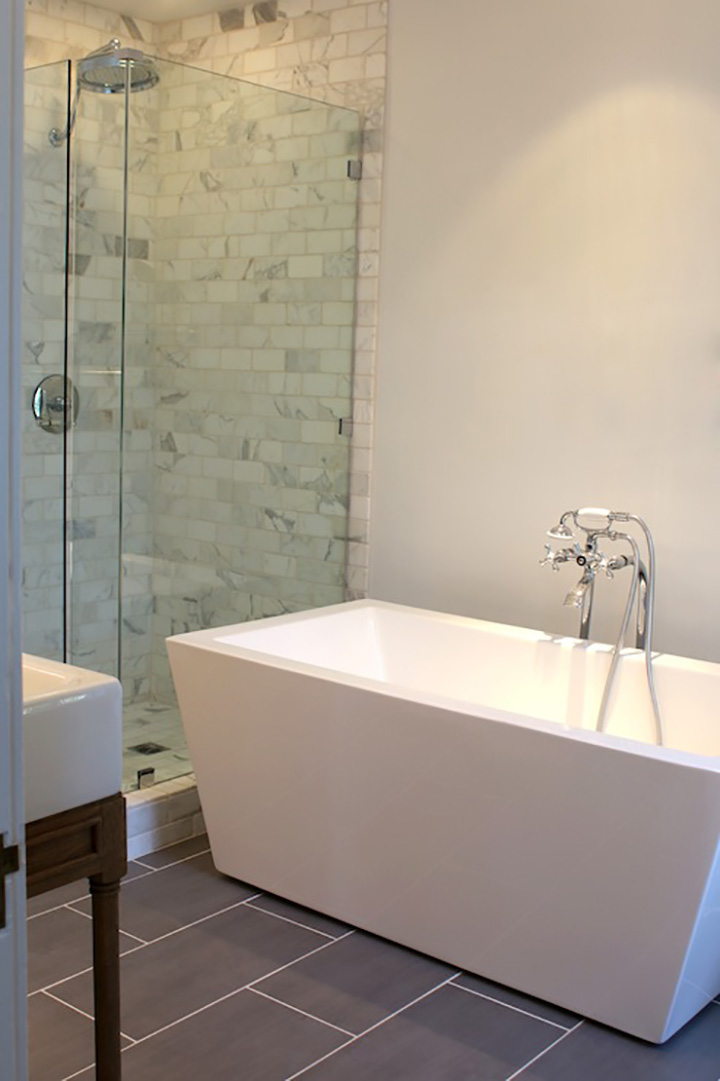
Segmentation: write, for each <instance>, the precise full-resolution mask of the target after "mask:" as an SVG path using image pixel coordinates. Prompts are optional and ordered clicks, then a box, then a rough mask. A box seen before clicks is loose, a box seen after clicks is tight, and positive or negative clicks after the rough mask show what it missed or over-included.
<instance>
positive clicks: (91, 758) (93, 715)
mask: <svg viewBox="0 0 720 1081" xmlns="http://www.w3.org/2000/svg"><path fill="white" fill-rule="evenodd" d="M22 671H23V762H24V776H25V821H26V822H34V821H35V820H36V819H38V818H44V817H45V816H46V815H51V814H57V813H58V812H59V811H67V810H69V809H70V808H71V807H80V806H82V804H83V803H90V802H91V801H92V800H97V799H103V798H104V797H105V796H112V795H113V794H114V793H115V792H119V791H120V788H121V785H122V690H121V687H120V684H119V683H118V681H117V680H116V679H113V678H112V676H103V675H100V674H99V673H97V672H88V671H87V670H86V669H85V668H76V667H74V665H71V664H60V663H59V662H58V661H48V660H45V659H44V658H43V657H32V656H31V655H30V654H29V653H24V654H23V661H22Z"/></svg>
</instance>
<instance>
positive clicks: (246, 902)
mask: <svg viewBox="0 0 720 1081" xmlns="http://www.w3.org/2000/svg"><path fill="white" fill-rule="evenodd" d="M258 897H262V891H260V892H259V893H254V894H252V895H251V896H250V897H246V898H245V900H244V901H238V902H237V903H236V904H234V905H228V907H227V908H221V909H220V910H219V911H218V912H212V913H210V915H209V916H201V917H200V919H198V920H194V921H193V922H192V923H187V924H185V925H184V926H183V927H176V928H175V929H174V930H172V931H168V932H167V933H166V934H164V935H159V936H158V938H152V939H148V940H147V942H145V941H143V940H142V939H138V942H140V943H141V945H139V946H133V948H132V949H129V950H125V952H124V953H122V954H121V957H129V956H130V955H131V954H134V953H139V952H140V950H144V949H147V947H148V946H154V945H155V944H156V943H157V942H163V941H164V940H165V939H166V938H172V936H173V935H178V934H180V932H181V931H188V930H189V929H190V928H191V927H197V926H198V925H199V924H201V923H206V922H207V921H208V920H211V919H213V918H214V917H215V916H222V915H223V914H224V913H226V912H232V911H233V909H236V908H242V907H243V906H247V907H248V908H250V910H251V911H253V912H254V911H256V906H255V905H250V901H254V900H255V899H256V898H258ZM63 907H65V906H63ZM72 911H75V910H74V909H73V910H72ZM262 912H263V915H267V916H272V917H273V918H275V919H281V918H282V917H279V916H275V913H274V912H265V910H264V909H263V910H262ZM78 915H86V913H78ZM304 929H305V930H308V931H311V932H312V934H315V935H322V934H323V932H322V931H314V930H313V929H312V928H311V927H310V928H304ZM120 930H121V932H122V934H124V935H125V934H127V935H129V932H128V931H123V930H122V928H120ZM351 934H354V931H348V932H347V933H346V934H344V935H341V936H340V938H332V939H330V940H329V942H327V943H323V945H328V946H329V945H331V944H332V943H333V942H340V941H342V939H343V938H347V936H348V935H351ZM130 937H131V938H137V935H130ZM291 963H292V964H294V963H295V962H291ZM92 970H93V969H92V965H90V966H89V967H88V968H82V969H80V971H79V972H73V973H72V974H71V975H70V976H63V978H62V979H61V980H55V981H54V982H53V983H49V984H47V985H46V986H45V987H36V988H35V990H34V991H29V992H28V998H30V997H31V996H32V995H37V994H40V992H42V991H48V990H51V989H52V988H53V987H60V986H61V984H64V983H68V982H69V981H70V980H74V979H75V978H76V977H77V976H85V975H87V973H88V972H92ZM278 971H279V970H278ZM261 978H262V979H265V978H266V977H265V976H262V977H261Z"/></svg>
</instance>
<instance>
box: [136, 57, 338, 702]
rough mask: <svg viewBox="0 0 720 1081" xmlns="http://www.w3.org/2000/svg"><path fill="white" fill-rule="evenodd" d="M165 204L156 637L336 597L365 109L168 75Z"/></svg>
mask: <svg viewBox="0 0 720 1081" xmlns="http://www.w3.org/2000/svg"><path fill="white" fill-rule="evenodd" d="M163 77H164V83H165V87H166V98H165V103H166V104H165V108H164V109H163V113H162V116H161V129H162V133H161V150H160V155H159V163H160V169H161V172H162V174H163V175H162V177H161V179H160V185H159V195H158V203H157V235H158V240H157V254H158V258H157V268H158V285H157V289H158V305H157V309H156V313H157V334H158V360H157V365H156V380H157V386H158V397H157V408H156V412H155V438H156V478H155V508H156V519H155V528H154V549H155V556H156V559H155V567H156V572H157V576H156V579H155V592H156V600H155V607H156V614H155V623H154V632H155V636H156V643H155V648H154V650H153V697H154V698H155V699H156V700H164V699H166V698H167V697H168V696H170V695H171V694H172V683H171V680H170V675H169V670H168V667H167V661H166V655H165V649H164V638H165V636H166V635H168V634H172V633H177V632H179V631H182V630H189V629H194V628H196V627H199V626H209V625H219V624H223V623H230V622H237V621H239V620H244V619H251V618H256V617H258V616H264V615H275V614H278V613H280V612H285V611H295V610H298V609H301V608H308V607H314V606H317V605H321V604H330V603H336V602H338V601H340V600H342V599H343V594H344V563H345V543H346V532H347V519H346V515H347V506H348V488H347V473H348V465H349V440H348V438H347V436H345V435H340V434H339V430H338V423H339V420H340V419H341V418H342V417H346V416H348V414H349V411H350V401H351V357H352V328H353V315H354V293H355V267H356V258H357V254H356V220H357V184H356V182H355V181H352V180H349V179H348V177H347V162H348V160H349V159H352V158H353V157H355V156H356V155H357V152H358V139H359V125H358V118H357V115H356V114H355V113H354V112H352V111H350V110H347V109H343V108H336V107H328V106H327V105H325V104H324V103H319V102H313V101H310V100H308V99H307V98H301V97H298V96H296V95H290V94H285V93H277V92H276V91H273V90H269V89H265V88H262V87H256V86H253V85H251V84H247V83H242V82H238V81H237V80H233V79H228V78H226V77H223V76H213V75H209V74H208V73H206V72H203V71H199V70H197V69H193V68H187V67H180V66H171V65H168V66H167V70H166V71H164V73H163Z"/></svg>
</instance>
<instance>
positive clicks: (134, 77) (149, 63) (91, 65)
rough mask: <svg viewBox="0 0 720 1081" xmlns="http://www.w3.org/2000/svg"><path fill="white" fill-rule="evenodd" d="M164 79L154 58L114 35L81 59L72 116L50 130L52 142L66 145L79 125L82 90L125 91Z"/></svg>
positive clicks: (142, 88)
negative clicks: (124, 46) (132, 47)
mask: <svg viewBox="0 0 720 1081" xmlns="http://www.w3.org/2000/svg"><path fill="white" fill-rule="evenodd" d="M159 82H160V74H159V72H158V70H157V68H156V67H155V62H154V60H153V59H152V58H151V57H149V56H145V53H141V52H140V51H139V50H138V49H123V47H122V44H121V42H120V38H112V39H111V40H110V41H109V42H108V43H107V45H103V47H102V49H98V50H97V51H96V52H94V53H90V54H89V56H86V57H84V58H83V59H82V60H78V62H77V79H76V83H75V96H74V100H73V103H72V108H71V110H70V118H69V120H68V122H67V124H66V125H65V127H64V128H62V129H60V128H53V129H52V130H51V131H50V132H49V133H48V139H49V140H50V145H51V146H54V147H58V146H62V145H63V143H64V142H66V140H67V139H68V138H69V137H70V133H71V132H72V130H73V128H74V127H75V120H76V117H77V111H78V103H79V101H80V91H81V90H92V92H93V94H124V93H125V91H126V90H129V91H130V93H131V94H134V93H135V92H136V91H138V90H149V89H150V87H152V86H156V85H157V83H159Z"/></svg>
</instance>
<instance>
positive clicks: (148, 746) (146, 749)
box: [128, 743, 170, 754]
mask: <svg viewBox="0 0 720 1081" xmlns="http://www.w3.org/2000/svg"><path fill="white" fill-rule="evenodd" d="M128 750H129V751H135V752H136V754H160V752H161V751H169V750H170V748H169V747H163V745H162V743H136V744H135V746H134V747H128Z"/></svg>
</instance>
